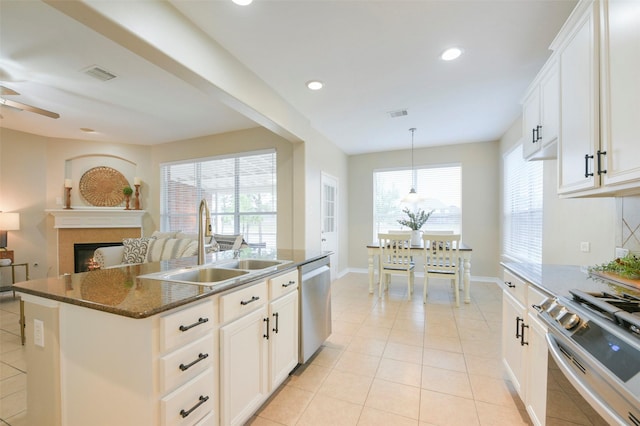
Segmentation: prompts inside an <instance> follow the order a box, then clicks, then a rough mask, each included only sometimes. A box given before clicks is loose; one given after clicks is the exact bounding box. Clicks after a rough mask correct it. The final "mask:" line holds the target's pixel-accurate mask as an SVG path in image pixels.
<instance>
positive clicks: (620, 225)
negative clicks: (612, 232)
mask: <svg viewBox="0 0 640 426" xmlns="http://www.w3.org/2000/svg"><path fill="white" fill-rule="evenodd" d="M616 208H617V216H618V217H617V222H616V229H617V231H616V246H617V247H622V248H626V249H628V250H629V251H631V252H633V253H640V196H638V195H636V196H629V197H621V198H618V199H617V203H616Z"/></svg>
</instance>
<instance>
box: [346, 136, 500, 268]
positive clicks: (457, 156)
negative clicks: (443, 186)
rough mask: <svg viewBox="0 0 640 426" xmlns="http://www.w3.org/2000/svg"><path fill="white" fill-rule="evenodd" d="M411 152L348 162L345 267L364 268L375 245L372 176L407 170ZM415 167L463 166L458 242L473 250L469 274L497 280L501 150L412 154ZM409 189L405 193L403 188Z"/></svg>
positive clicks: (480, 147) (478, 147)
mask: <svg viewBox="0 0 640 426" xmlns="http://www.w3.org/2000/svg"><path fill="white" fill-rule="evenodd" d="M410 155H411V153H410V151H409V150H401V151H390V152H380V153H372V154H363V155H354V156H351V157H350V158H349V194H350V197H349V212H348V218H349V219H348V223H349V266H350V267H352V268H357V269H362V268H366V267H367V255H366V250H365V246H366V245H367V244H368V243H370V242H372V241H373V238H374V236H373V171H374V170H376V169H384V168H393V167H407V166H408V163H409V159H410ZM414 163H415V166H416V167H419V166H426V165H433V164H451V163H459V164H461V165H462V239H463V241H464V243H465V244H467V245H469V246H471V247H472V248H473V256H472V258H473V260H472V270H471V273H472V275H473V276H476V277H485V276H489V277H495V276H497V271H498V263H499V239H498V230H499V224H498V218H499V210H498V207H499V191H498V188H499V187H500V182H499V151H498V143H497V142H486V143H473V144H460V145H452V146H442V147H434V148H424V149H416V150H415V151H414ZM407 190H408V188H407Z"/></svg>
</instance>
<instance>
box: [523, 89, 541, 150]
mask: <svg viewBox="0 0 640 426" xmlns="http://www.w3.org/2000/svg"><path fill="white" fill-rule="evenodd" d="M539 125H540V87H539V86H537V85H536V86H535V87H534V89H533V90H532V91H531V92H530V93H529V95H528V96H527V98H526V99H525V101H524V103H523V104H522V155H523V156H524V158H526V159H529V158H532V157H533V156H534V155H535V153H536V152H538V151H539V149H540V144H539V143H538V136H537V129H538V126H539Z"/></svg>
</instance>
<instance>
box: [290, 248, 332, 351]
mask: <svg viewBox="0 0 640 426" xmlns="http://www.w3.org/2000/svg"><path fill="white" fill-rule="evenodd" d="M299 274H300V293H299V295H300V351H299V360H298V361H299V362H300V363H301V364H304V363H305V362H307V361H308V360H309V358H311V356H312V355H313V354H314V353H315V352H316V351H317V350H318V348H319V347H320V345H322V343H323V342H324V341H325V340H327V337H329V335H330V334H331V273H330V271H329V257H328V256H327V257H324V258H322V259H318V260H315V261H313V262H309V263H307V264H304V265H302V266H300V269H299Z"/></svg>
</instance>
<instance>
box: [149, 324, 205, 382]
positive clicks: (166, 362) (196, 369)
mask: <svg viewBox="0 0 640 426" xmlns="http://www.w3.org/2000/svg"><path fill="white" fill-rule="evenodd" d="M214 362H217V360H216V359H215V352H214V346H213V335H212V334H211V333H209V334H207V335H206V336H204V337H202V338H200V339H198V340H196V341H195V342H192V343H189V344H188V345H186V346H184V347H182V348H180V349H178V350H176V351H174V352H171V353H170V354H168V355H165V356H163V357H162V358H160V361H159V368H160V388H161V391H162V392H167V391H168V390H170V389H173V388H175V387H176V386H178V385H180V384H182V383H184V382H186V381H188V380H189V379H191V378H193V377H195V376H197V375H198V374H199V373H201V372H203V371H204V370H206V369H207V368H208V367H210V366H211V365H213V363H214Z"/></svg>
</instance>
